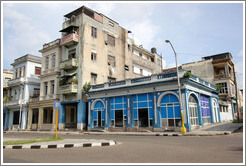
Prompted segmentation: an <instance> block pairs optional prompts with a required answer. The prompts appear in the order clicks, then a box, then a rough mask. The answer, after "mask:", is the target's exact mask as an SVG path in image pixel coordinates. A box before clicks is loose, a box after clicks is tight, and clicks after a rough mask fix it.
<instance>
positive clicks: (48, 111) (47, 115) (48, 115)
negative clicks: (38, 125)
mask: <svg viewBox="0 0 246 166" xmlns="http://www.w3.org/2000/svg"><path fill="white" fill-rule="evenodd" d="M52 118H53V108H44V113H43V123H46V124H48V123H52Z"/></svg>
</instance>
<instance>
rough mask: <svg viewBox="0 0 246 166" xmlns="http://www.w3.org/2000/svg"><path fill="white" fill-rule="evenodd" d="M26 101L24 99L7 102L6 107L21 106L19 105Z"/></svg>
mask: <svg viewBox="0 0 246 166" xmlns="http://www.w3.org/2000/svg"><path fill="white" fill-rule="evenodd" d="M24 102H25V100H24V99H21V100H10V101H7V102H6V103H5V106H6V107H8V106H15V105H19V104H24Z"/></svg>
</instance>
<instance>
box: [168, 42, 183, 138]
mask: <svg viewBox="0 0 246 166" xmlns="http://www.w3.org/2000/svg"><path fill="white" fill-rule="evenodd" d="M165 42H166V43H169V44H170V45H171V47H172V49H173V52H174V55H175V61H176V70H177V79H178V89H179V105H180V113H181V122H182V126H181V133H182V134H185V133H186V128H185V126H184V119H183V111H182V109H183V106H182V102H181V90H180V81H179V71H178V63H177V54H176V51H175V50H174V48H173V45H172V43H171V42H170V41H169V40H165Z"/></svg>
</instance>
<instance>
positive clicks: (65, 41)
mask: <svg viewBox="0 0 246 166" xmlns="http://www.w3.org/2000/svg"><path fill="white" fill-rule="evenodd" d="M78 42H79V35H77V34H75V33H71V34H68V35H66V36H64V37H63V38H62V39H61V42H60V45H61V46H63V45H64V46H71V45H74V44H77V43H78Z"/></svg>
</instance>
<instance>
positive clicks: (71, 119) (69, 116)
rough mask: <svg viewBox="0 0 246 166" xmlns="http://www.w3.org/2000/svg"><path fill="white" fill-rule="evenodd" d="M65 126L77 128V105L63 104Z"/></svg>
mask: <svg viewBox="0 0 246 166" xmlns="http://www.w3.org/2000/svg"><path fill="white" fill-rule="evenodd" d="M65 109H66V111H65V128H77V106H76V105H67V106H65Z"/></svg>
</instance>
